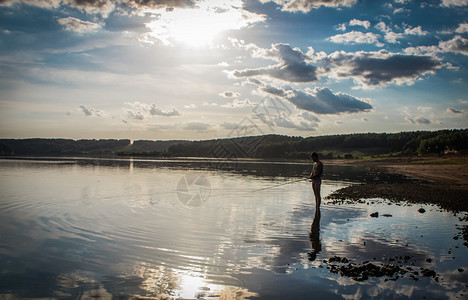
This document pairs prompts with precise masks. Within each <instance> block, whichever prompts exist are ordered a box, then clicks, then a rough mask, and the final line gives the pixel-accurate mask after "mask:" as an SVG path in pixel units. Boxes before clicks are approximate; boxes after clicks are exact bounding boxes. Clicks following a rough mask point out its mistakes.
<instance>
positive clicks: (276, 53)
mask: <svg viewBox="0 0 468 300" xmlns="http://www.w3.org/2000/svg"><path fill="white" fill-rule="evenodd" d="M255 56H257V57H262V58H266V59H272V60H275V61H278V62H279V63H278V64H276V65H271V66H268V67H264V68H257V69H244V70H235V71H234V73H233V75H234V76H235V77H253V76H267V77H271V78H276V79H280V80H283V81H288V82H312V81H316V80H317V76H316V69H317V68H316V67H315V66H313V65H310V64H308V63H307V61H308V60H310V58H309V57H308V56H307V55H305V54H304V53H303V52H302V51H301V50H300V49H297V48H294V49H293V48H291V46H289V45H287V44H273V45H272V47H271V49H268V50H266V49H257V50H255Z"/></svg>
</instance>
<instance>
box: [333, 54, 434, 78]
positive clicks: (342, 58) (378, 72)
mask: <svg viewBox="0 0 468 300" xmlns="http://www.w3.org/2000/svg"><path fill="white" fill-rule="evenodd" d="M325 63H326V65H327V67H326V69H325V70H326V71H325V73H327V72H328V73H332V76H336V77H337V78H349V77H352V78H354V79H355V80H356V81H357V82H359V83H360V84H362V85H363V86H379V85H384V84H388V83H397V84H401V83H408V82H411V81H413V80H415V79H417V78H418V77H420V76H421V75H424V74H427V73H434V72H435V70H437V69H439V68H441V67H442V63H441V62H440V60H438V59H437V58H435V57H431V56H417V55H402V54H391V53H386V52H384V51H383V52H358V53H344V52H335V53H332V54H331V55H329V56H328V58H326V59H325Z"/></svg>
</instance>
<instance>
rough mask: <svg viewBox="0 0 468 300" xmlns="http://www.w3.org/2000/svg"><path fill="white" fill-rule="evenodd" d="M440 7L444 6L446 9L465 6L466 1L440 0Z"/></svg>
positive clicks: (467, 3) (467, 0) (467, 1)
mask: <svg viewBox="0 0 468 300" xmlns="http://www.w3.org/2000/svg"><path fill="white" fill-rule="evenodd" d="M440 5H442V6H446V7H451V6H467V5H468V0H442V3H441V4H440Z"/></svg>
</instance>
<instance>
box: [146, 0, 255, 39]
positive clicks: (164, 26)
mask: <svg viewBox="0 0 468 300" xmlns="http://www.w3.org/2000/svg"><path fill="white" fill-rule="evenodd" d="M153 13H155V14H157V15H158V18H156V19H154V20H153V21H151V22H149V23H147V24H146V27H147V28H149V29H150V33H149V35H150V36H151V37H152V38H155V39H157V40H160V41H161V42H162V43H163V44H165V45H172V44H173V43H174V42H179V43H183V44H185V45H188V46H191V47H201V46H206V45H209V44H210V43H211V42H212V41H213V40H214V39H215V38H216V37H218V36H219V35H220V34H221V33H222V32H225V31H227V30H238V29H241V28H243V27H247V26H250V25H252V24H254V23H257V22H261V21H263V20H264V16H263V15H258V14H254V13H251V12H248V11H246V10H243V9H242V1H239V0H231V1H224V2H222V3H220V1H213V0H211V1H202V2H200V3H199V4H198V6H197V7H194V8H174V9H170V10H166V9H163V10H158V11H153Z"/></svg>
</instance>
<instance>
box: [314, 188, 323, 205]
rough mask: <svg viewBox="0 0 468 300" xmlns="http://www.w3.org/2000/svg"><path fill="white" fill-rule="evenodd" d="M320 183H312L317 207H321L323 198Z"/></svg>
mask: <svg viewBox="0 0 468 300" xmlns="http://www.w3.org/2000/svg"><path fill="white" fill-rule="evenodd" d="M320 186H321V184H320V182H313V183H312V189H313V190H314V196H315V205H316V206H317V207H319V206H320V203H321V202H322V198H321V196H320Z"/></svg>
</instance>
